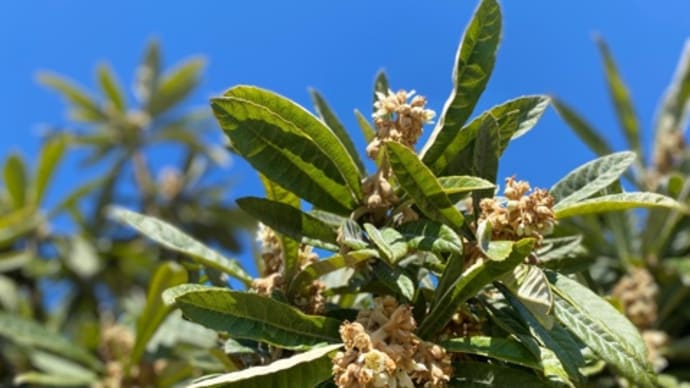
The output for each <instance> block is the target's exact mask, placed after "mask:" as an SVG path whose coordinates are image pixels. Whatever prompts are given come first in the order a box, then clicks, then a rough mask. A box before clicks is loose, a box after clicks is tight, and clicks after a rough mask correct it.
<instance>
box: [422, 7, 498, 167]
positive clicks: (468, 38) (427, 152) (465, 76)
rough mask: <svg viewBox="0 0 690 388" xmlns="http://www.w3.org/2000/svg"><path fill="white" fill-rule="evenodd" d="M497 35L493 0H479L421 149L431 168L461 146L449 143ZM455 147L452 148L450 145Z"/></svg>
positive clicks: (477, 89) (482, 82) (479, 86)
mask: <svg viewBox="0 0 690 388" xmlns="http://www.w3.org/2000/svg"><path fill="white" fill-rule="evenodd" d="M500 38H501V10H500V7H499V5H498V3H497V2H496V1H495V0H483V1H482V2H481V3H480V4H479V7H478V8H477V10H476V11H475V13H474V15H473V17H472V20H471V21H470V24H469V25H468V26H467V29H466V30H465V34H464V36H463V38H462V41H461V43H460V47H459V48H458V51H457V56H456V58H455V65H454V67H453V91H452V92H451V94H450V97H449V98H448V100H447V101H446V104H445V106H444V108H443V113H442V114H441V116H440V118H439V120H438V123H437V124H436V127H435V128H434V131H433V132H432V134H431V137H430V139H429V141H428V142H427V145H426V146H425V147H424V151H422V154H421V155H423V160H424V163H425V164H426V165H427V166H433V167H432V170H433V171H434V172H437V173H439V172H441V171H442V170H443V169H444V168H443V167H442V166H439V165H438V164H437V162H436V161H437V160H438V159H439V158H441V157H442V156H444V155H445V157H446V158H447V155H448V154H449V153H450V154H451V155H452V154H455V153H456V152H457V151H459V150H460V149H462V147H459V148H458V147H452V146H451V144H452V143H454V142H456V139H457V137H458V134H459V133H460V132H461V130H460V128H462V125H463V124H464V123H465V121H467V119H468V118H469V117H470V115H471V114H472V111H473V110H474V106H475V105H476V104H477V101H478V100H479V96H480V95H481V94H482V92H483V91H484V88H485V87H486V84H487V83H488V82H489V76H490V75H491V72H492V71H493V67H494V62H495V61H496V51H497V49H498V44H499V41H500ZM453 148H455V150H454V151H453V150H452V149H453Z"/></svg>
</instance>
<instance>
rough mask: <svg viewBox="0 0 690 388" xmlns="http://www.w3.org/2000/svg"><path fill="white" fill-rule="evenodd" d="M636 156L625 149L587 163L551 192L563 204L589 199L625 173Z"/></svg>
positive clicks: (554, 186) (555, 186) (567, 176)
mask: <svg viewBox="0 0 690 388" xmlns="http://www.w3.org/2000/svg"><path fill="white" fill-rule="evenodd" d="M635 157H636V156H635V153H633V152H630V151H623V152H617V153H615V154H610V155H607V156H603V157H601V158H598V159H596V160H593V161H591V162H588V163H585V164H583V165H582V166H580V167H578V168H576V169H574V170H573V171H571V172H569V173H568V174H567V175H566V176H565V177H563V179H561V180H560V181H558V182H557V183H556V184H555V185H553V187H551V189H550V190H549V194H551V195H552V196H553V197H554V199H555V202H556V204H557V205H561V206H564V205H565V204H567V203H574V202H578V201H580V200H583V199H587V198H589V197H591V196H592V195H594V194H595V193H597V192H599V191H601V190H603V189H605V188H606V187H608V186H609V185H610V184H611V183H613V182H614V181H616V180H617V179H618V178H619V177H620V176H621V175H623V173H624V172H625V170H626V169H627V168H628V167H630V165H631V164H633V162H634V161H635Z"/></svg>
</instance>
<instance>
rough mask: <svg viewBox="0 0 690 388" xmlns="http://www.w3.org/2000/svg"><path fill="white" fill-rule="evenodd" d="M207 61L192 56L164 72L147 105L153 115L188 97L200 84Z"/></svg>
mask: <svg viewBox="0 0 690 388" xmlns="http://www.w3.org/2000/svg"><path fill="white" fill-rule="evenodd" d="M205 64H206V61H205V60H204V59H203V58H192V59H189V60H187V61H185V62H184V63H182V64H180V65H178V66H177V67H175V68H174V69H172V70H171V71H170V72H169V73H167V74H164V75H163V76H162V77H161V78H160V79H159V80H158V84H157V88H156V89H155V92H154V93H153V94H152V95H151V97H150V99H149V101H148V104H147V106H146V108H147V110H148V112H149V113H150V114H151V115H152V116H154V117H155V116H158V115H160V114H162V113H164V112H165V111H167V110H169V109H170V108H172V107H173V106H174V105H176V104H177V103H179V102H180V101H182V100H183V99H184V98H185V97H187V96H188V95H189V94H190V93H191V92H192V90H194V88H196V86H197V85H198V84H199V81H200V79H201V72H202V70H203V68H204V65H205Z"/></svg>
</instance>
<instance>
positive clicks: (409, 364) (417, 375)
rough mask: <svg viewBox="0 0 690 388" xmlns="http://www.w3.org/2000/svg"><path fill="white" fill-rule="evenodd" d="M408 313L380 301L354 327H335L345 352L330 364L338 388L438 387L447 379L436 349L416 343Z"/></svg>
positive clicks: (443, 357) (443, 356) (446, 360)
mask: <svg viewBox="0 0 690 388" xmlns="http://www.w3.org/2000/svg"><path fill="white" fill-rule="evenodd" d="M416 328H417V324H416V322H415V320H414V318H413V316H412V308H411V307H410V306H408V305H400V304H398V302H397V301H396V300H395V298H393V297H390V296H386V297H383V298H376V299H375V300H374V308H373V309H364V310H361V311H360V313H359V314H358V316H357V320H356V321H355V322H352V323H350V322H345V323H343V324H342V325H341V326H340V336H341V338H342V340H343V343H344V345H345V351H344V352H339V353H338V354H337V355H336V357H335V358H334V360H333V375H334V380H335V383H336V385H337V386H338V387H353V388H354V387H415V386H423V387H443V386H446V384H447V382H448V381H449V380H450V375H451V374H452V367H451V364H450V362H451V358H450V355H449V354H447V353H446V351H445V349H443V348H442V347H440V346H438V345H436V344H433V343H430V342H425V341H422V340H421V339H420V338H419V337H417V335H416V334H414V331H415V330H416Z"/></svg>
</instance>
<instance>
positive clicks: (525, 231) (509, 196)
mask: <svg viewBox="0 0 690 388" xmlns="http://www.w3.org/2000/svg"><path fill="white" fill-rule="evenodd" d="M530 190H531V187H530V185H529V183H527V182H525V181H516V180H515V178H514V177H510V178H507V179H506V187H505V190H504V195H505V199H499V198H485V199H483V200H482V201H481V202H480V203H479V207H480V209H481V212H482V214H481V216H480V219H482V220H488V222H489V223H490V224H491V227H492V234H493V238H494V239H500V240H517V239H520V238H523V237H536V238H537V239H538V240H540V241H541V240H542V239H543V237H544V235H547V234H550V233H551V232H552V231H553V227H554V226H555V225H556V217H555V214H554V212H553V205H554V199H553V197H552V196H551V195H550V194H549V193H548V192H547V191H546V190H543V189H534V190H533V191H532V192H531V193H529V191H530ZM528 193H529V194H528Z"/></svg>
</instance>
